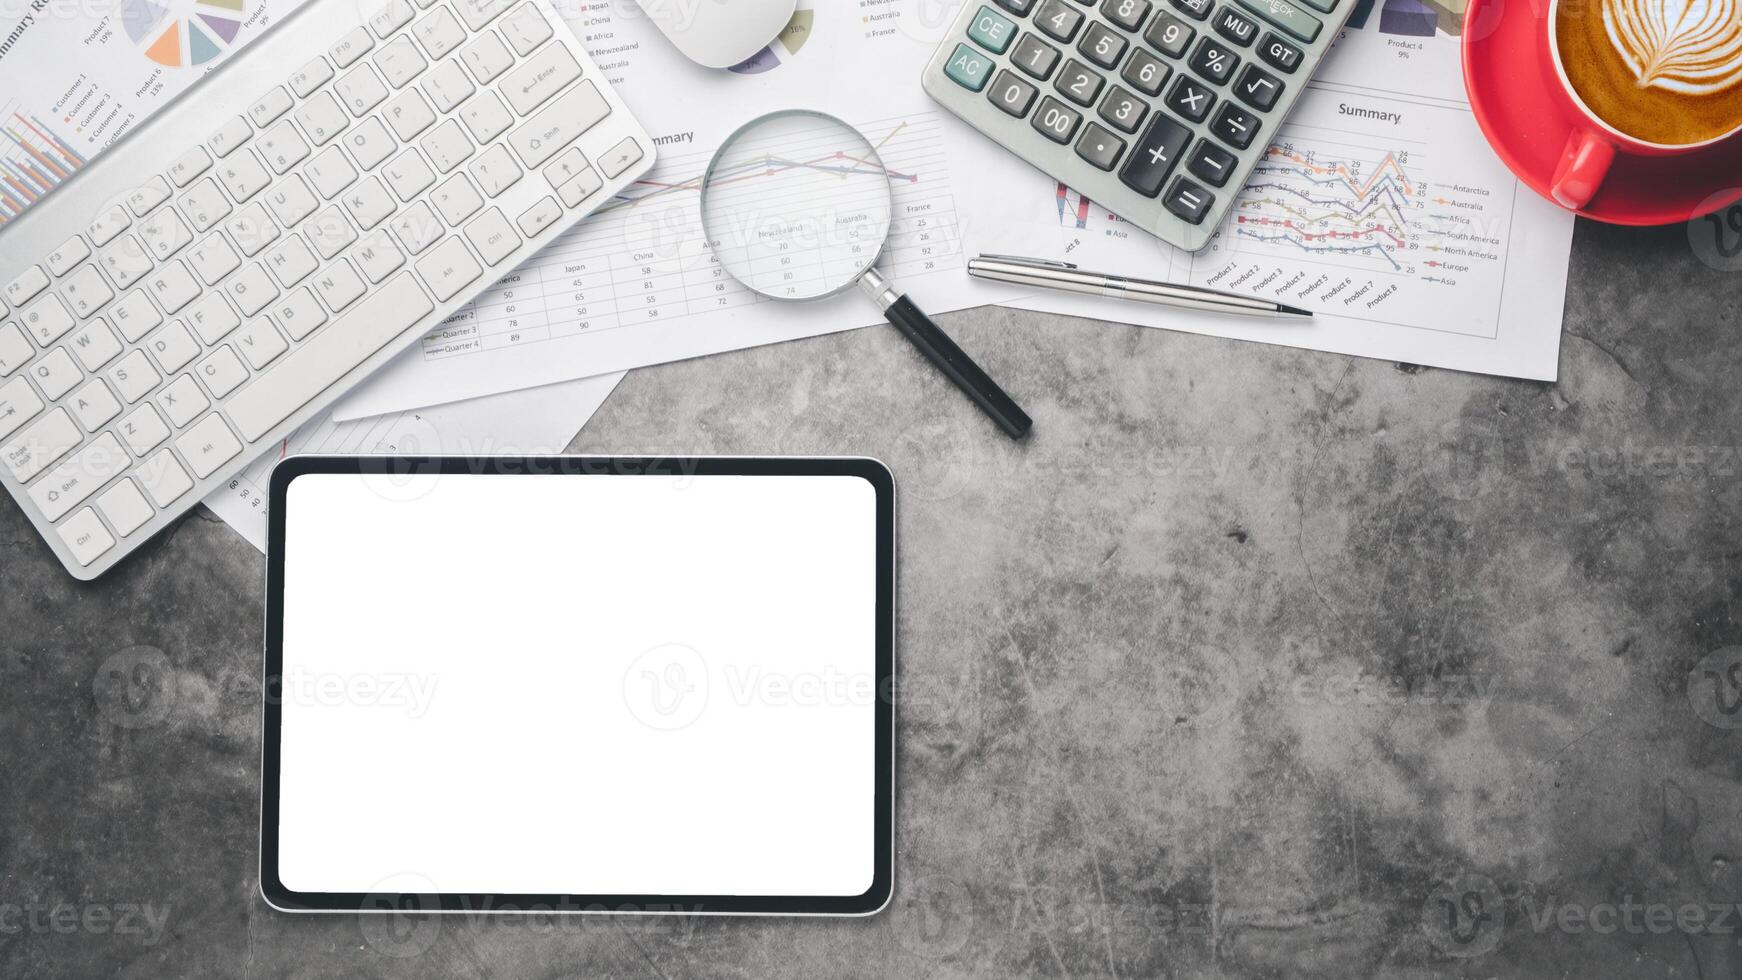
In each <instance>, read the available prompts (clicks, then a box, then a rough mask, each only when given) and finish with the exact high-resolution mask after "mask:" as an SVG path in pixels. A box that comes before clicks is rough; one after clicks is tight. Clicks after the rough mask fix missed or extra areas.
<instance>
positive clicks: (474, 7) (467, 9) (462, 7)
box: [454, 0, 514, 31]
mask: <svg viewBox="0 0 1742 980" xmlns="http://www.w3.org/2000/svg"><path fill="white" fill-rule="evenodd" d="M513 2H514V0H454V6H455V8H456V9H458V10H459V12H460V19H461V20H463V21H465V22H466V27H467V28H469V29H470V30H473V31H476V30H478V29H479V28H482V27H483V26H484V25H485V24H488V23H490V22H491V21H493V20H495V19H496V17H497V15H499V14H501V13H502V11H504V10H507V9H508V7H509V5H510V4H512V3H513Z"/></svg>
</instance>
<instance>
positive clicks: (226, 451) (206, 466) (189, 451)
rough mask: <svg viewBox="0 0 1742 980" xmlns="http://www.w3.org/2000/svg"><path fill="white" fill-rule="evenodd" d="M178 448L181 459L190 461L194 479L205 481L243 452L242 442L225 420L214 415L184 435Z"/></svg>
mask: <svg viewBox="0 0 1742 980" xmlns="http://www.w3.org/2000/svg"><path fill="white" fill-rule="evenodd" d="M175 448H176V449H178V450H180V451H181V458H182V459H185V460H187V462H188V467H189V468H190V469H192V470H193V471H194V476H195V477H196V478H197V479H201V480H204V479H205V478H206V477H208V476H211V475H212V474H213V473H216V472H217V471H218V467H220V466H222V465H224V464H225V463H227V462H229V461H230V460H232V459H234V458H235V457H236V454H237V453H239V452H241V451H242V443H241V441H240V440H238V439H237V438H236V434H235V433H234V432H231V431H230V427H229V426H227V425H225V424H224V419H223V417H222V416H220V415H218V414H216V413H213V414H211V415H208V416H206V417H205V418H203V419H201V420H200V421H199V423H198V424H196V425H195V426H194V427H193V428H191V429H189V430H187V431H186V432H184V433H182V434H181V436H180V437H179V438H177V439H176V441H175Z"/></svg>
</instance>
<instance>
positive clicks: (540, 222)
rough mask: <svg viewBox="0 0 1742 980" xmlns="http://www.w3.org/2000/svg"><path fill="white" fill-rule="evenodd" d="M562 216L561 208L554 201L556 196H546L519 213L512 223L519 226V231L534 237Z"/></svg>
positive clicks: (528, 236)
mask: <svg viewBox="0 0 1742 980" xmlns="http://www.w3.org/2000/svg"><path fill="white" fill-rule="evenodd" d="M562 216H563V209H562V207H561V206H560V205H558V204H557V203H556V198H554V197H546V198H544V199H543V200H541V201H539V202H538V203H537V204H534V205H533V206H532V207H530V208H527V209H526V210H525V211H522V212H521V213H520V217H518V218H515V219H514V224H515V225H516V226H518V227H519V228H520V233H521V234H522V235H525V236H526V237H527V238H536V237H538V233H539V232H541V231H544V230H545V229H546V228H549V227H550V226H551V225H553V224H555V223H556V220H557V219H558V218H560V217H562Z"/></svg>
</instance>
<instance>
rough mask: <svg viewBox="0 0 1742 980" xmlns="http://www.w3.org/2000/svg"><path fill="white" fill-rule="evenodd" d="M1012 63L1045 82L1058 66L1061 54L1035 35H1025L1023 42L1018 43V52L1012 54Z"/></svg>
mask: <svg viewBox="0 0 1742 980" xmlns="http://www.w3.org/2000/svg"><path fill="white" fill-rule="evenodd" d="M1010 63H1011V64H1013V65H1015V66H1016V67H1017V68H1020V69H1021V70H1022V71H1024V72H1026V73H1027V74H1029V75H1030V76H1032V77H1034V78H1038V79H1040V80H1041V81H1043V82H1044V81H1046V80H1047V79H1048V78H1049V77H1051V76H1052V70H1053V68H1054V67H1056V66H1057V65H1058V63H1059V52H1058V49H1057V48H1055V47H1053V46H1052V45H1050V44H1047V43H1046V42H1045V41H1042V40H1041V39H1040V38H1038V37H1035V36H1034V35H1033V34H1024V35H1022V40H1020V41H1017V42H1016V50H1015V51H1012V52H1011V53H1010Z"/></svg>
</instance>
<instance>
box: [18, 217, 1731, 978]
mask: <svg viewBox="0 0 1742 980" xmlns="http://www.w3.org/2000/svg"><path fill="white" fill-rule="evenodd" d="M1711 230H1712V229H1710V228H1701V227H1699V226H1696V227H1695V228H1694V229H1692V230H1691V231H1690V229H1689V228H1686V227H1682V226H1676V227H1671V228H1666V229H1657V230H1646V231H1639V230H1623V229H1615V228H1606V227H1600V226H1596V225H1591V224H1585V223H1581V224H1580V226H1579V228H1578V231H1577V235H1576V239H1575V247H1574V251H1573V259H1572V282H1571V286H1570V288H1569V291H1568V299H1567V310H1566V323H1565V330H1566V336H1565V338H1564V340H1563V343H1562V350H1561V362H1560V363H1561V372H1560V375H1561V380H1560V382H1559V383H1558V384H1553V385H1550V384H1538V383H1529V382H1520V381H1508V380H1500V379H1495V378H1486V377H1475V376H1471V375H1465V374H1458V373H1453V372H1449V371H1439V370H1422V369H1417V368H1415V367H1412V366H1408V365H1399V364H1392V363H1385V362H1379V361H1368V360H1356V359H1351V358H1346V357H1339V356H1333V355H1328V354H1320V353H1312V352H1306V351H1295V350H1285V349H1282V348H1277V347H1268V346H1262V345H1257V344H1244V343H1235V342H1231V341H1221V340H1214V339H1208V338H1203V337H1194V336H1187V335H1182V334H1176V333H1169V332H1166V331H1161V330H1150V329H1139V328H1134V327H1128V326H1122V325H1117V324H1109V323H1099V322H1090V321H1084V320H1073V319H1067V318H1062V317H1055V316H1044V315H1038V314H1031V313H1023V312H1015V311H1009V310H1003V309H980V310H973V311H968V312H964V313H960V314H956V315H953V316H947V317H944V318H942V319H943V321H944V324H945V326H946V328H947V329H948V330H950V331H951V332H952V333H953V334H954V335H955V336H956V337H957V338H958V339H959V340H960V341H961V342H962V344H963V345H964V346H965V347H967V348H968V349H970V350H972V351H974V352H976V353H977V354H978V355H979V356H980V357H981V358H982V359H983V361H984V363H985V364H986V365H987V366H988V368H989V369H990V370H991V372H992V373H993V374H994V375H996V376H997V377H998V378H999V379H1000V380H1002V381H1003V382H1004V383H1005V384H1006V385H1007V386H1008V387H1009V388H1010V390H1011V391H1013V392H1015V393H1017V394H1018V395H1019V396H1020V398H1021V400H1022V401H1023V403H1024V405H1025V407H1026V408H1027V409H1028V410H1029V411H1030V412H1031V413H1032V414H1033V415H1034V417H1035V419H1036V426H1035V430H1034V434H1033V438H1032V439H1031V440H1030V441H1029V442H1027V443H1026V444H1022V445H1015V444H1012V443H1010V442H1009V441H1007V440H1005V439H1004V438H1003V437H1001V436H999V435H997V434H996V433H995V432H994V431H993V430H992V429H991V428H990V426H989V425H988V424H987V423H986V422H985V421H984V420H983V419H982V418H980V417H979V416H978V415H977V413H976V412H975V411H974V410H973V409H972V408H971V407H970V406H969V404H968V403H967V402H966V400H964V399H963V398H961V397H960V396H959V395H958V394H957V393H956V392H955V391H954V390H953V389H951V388H950V387H949V386H948V384H947V383H946V382H945V381H943V380H942V379H941V378H940V377H939V375H938V374H937V373H936V372H935V371H933V370H932V369H931V368H929V367H928V366H926V365H925V363H924V362H923V361H921V360H920V358H919V357H918V356H917V355H916V354H915V353H914V352H913V351H912V350H910V349H909V348H908V346H907V345H906V344H905V343H904V342H903V341H902V340H901V338H900V337H899V336H897V335H896V333H895V332H894V331H893V330H892V329H888V328H882V329H868V330H861V331H857V332H853V333H848V334H844V335H839V336H833V337H827V338H823V339H818V340H810V341H804V342H801V343H795V344H787V345H783V346H778V347H770V348H763V349H758V350H751V351H746V352H743V353H738V354H731V355H726V356H721V357H713V358H707V359H704V360H698V361H692V362H689V363H683V364H674V365H668V366H664V367H659V368H654V369H650V370H643V371H637V372H635V373H633V374H631V375H630V376H629V378H628V379H627V380H625V381H624V383H623V384H622V386H621V387H620V388H619V389H618V390H617V392H616V393H615V394H614V395H613V396H612V397H611V399H610V401H609V402H608V403H607V404H606V405H605V407H604V408H603V410H601V411H600V412H599V413H598V415H597V416H596V417H595V418H594V419H593V420H592V421H591V422H590V423H589V424H588V425H587V426H586V428H585V429H584V430H583V431H582V432H581V434H580V435H579V437H578V438H576V439H575V441H574V443H573V444H572V445H571V446H570V447H569V448H570V449H572V450H574V451H581V452H642V451H645V452H669V453H688V452H697V453H836V454H838V453H862V454H869V455H873V456H877V457H880V458H882V459H884V460H886V461H887V462H888V463H889V464H890V466H891V467H892V468H893V469H894V471H895V472H896V474H897V477H898V479H899V481H900V483H901V487H902V491H903V496H902V498H901V506H900V535H901V540H902V542H903V548H902V551H901V568H900V576H901V579H900V581H901V591H900V625H899V644H900V651H901V665H902V669H903V671H904V672H905V675H906V680H907V684H906V685H905V691H906V694H907V700H906V701H905V702H904V703H903V704H902V705H901V708H900V714H899V726H898V727H899V731H898V768H899V773H898V781H899V791H898V808H897V809H898V813H897V820H896V827H897V854H898V856H897V863H896V876H897V883H896V889H897V891H896V899H895V902H894V904H893V905H892V907H891V908H890V910H889V911H888V912H886V913H885V914H883V915H881V916H878V917H876V918H870V919H862V920H849V921H827V920H802V921H800V920H760V921H757V920H683V919H659V920H643V919H638V920H630V921H625V920H620V919H616V920H613V919H599V918H563V919H554V920H553V919H548V918H547V919H537V918H535V919H524V918H516V919H491V920H483V921H464V920H455V919H447V920H443V921H442V922H441V924H440V925H439V927H437V928H434V929H431V928H427V927H423V928H418V929H399V930H395V929H392V928H390V927H384V926H382V925H380V923H383V922H386V921H388V920H383V919H371V920H369V921H368V922H364V923H360V922H359V921H358V919H357V918H356V917H352V916H323V917H309V916H289V915H283V914H278V913H275V912H273V911H272V910H271V909H269V908H268V907H267V906H266V905H265V904H264V903H263V902H262V901H261V899H260V898H259V895H258V893H257V891H256V885H255V878H256V868H255V862H256V840H255V834H256V808H257V806H258V785H257V779H258V772H259V735H258V730H257V729H258V725H259V720H258V717H259V716H258V697H259V684H258V679H257V677H258V669H259V668H258V664H259V656H260V646H261V615H262V608H261V580H262V575H263V563H262V559H261V556H260V555H259V554H258V553H256V552H255V551H254V549H253V548H251V547H249V546H248V545H247V544H246V543H244V542H243V541H242V540H241V539H240V538H239V537H237V536H236V535H235V534H233V533H232V532H231V531H229V530H228V529H227V528H226V527H225V526H224V525H222V524H220V523H217V522H216V521H215V520H213V519H212V518H211V517H210V515H208V514H204V513H203V512H200V513H196V514H195V515H192V516H190V517H188V518H187V519H184V520H183V521H182V522H181V523H180V524H179V525H178V526H177V527H176V528H174V529H173V531H172V532H170V533H169V534H167V535H166V536H165V537H163V538H162V539H160V540H159V541H157V542H156V543H154V544H152V545H151V546H149V547H148V548H147V549H146V550H145V551H144V552H143V553H142V554H140V555H138V556H136V557H135V558H134V559H133V560H131V561H130V562H128V563H127V564H126V566H125V567H123V568H120V569H118V570H117V571H115V572H114V573H113V574H111V575H109V576H108V577H106V578H105V579H103V580H101V581H99V582H97V583H95V584H94V585H90V586H81V585H79V584H78V583H75V582H74V581H73V580H71V579H70V578H68V577H66V576H65V575H64V574H62V573H61V571H60V569H59V568H58V567H57V566H56V564H55V562H54V561H53V559H52V558H51V557H50V555H49V553H48V551H47V550H46V548H44V547H43V546H42V545H41V544H40V543H39V542H38V540H37V537H36V535H35V533H34V532H33V531H32V530H31V529H30V527H29V525H28V524H26V523H25V521H24V520H23V519H22V517H21V516H20V515H19V513H18V511H17V509H16V508H15V507H13V506H12V505H11V504H10V503H6V504H5V505H4V506H0V544H3V545H4V552H3V555H4V557H3V559H0V621H3V622H4V628H3V630H0V736H3V737H0V976H5V977H19V978H25V977H104V976H119V977H139V978H146V977H151V978H157V977H163V978H172V977H189V978H193V977H223V978H230V977H318V976H340V977H416V978H434V977H463V978H470V977H530V978H550V980H557V978H569V977H643V976H645V977H664V978H674V980H675V978H689V977H695V978H700V977H746V978H764V977H793V978H800V977H803V978H810V977H823V976H851V977H888V976H902V977H937V978H954V977H970V976H973V977H1014V976H1048V977H1052V976H1059V977H1065V976H1068V977H1115V976H1116V977H1147V976H1166V977H1261V976H1276V977H1282V976H1325V977H1355V976H1386V977H1429V976H1473V977H1474V976H1480V977H1517V976H1577V977H1588V976H1612V977H1614V976H1623V977H1671V976H1674V977H1705V978H1715V977H1720V976H1722V977H1738V976H1742V948H1739V946H1738V941H1739V940H1742V911H1739V910H1738V909H1737V907H1736V906H1737V903H1738V902H1739V901H1742V865H1739V863H1742V712H1738V711H1737V710H1736V708H1737V699H1738V698H1742V667H1738V666H1736V664H1737V663H1738V661H1739V659H1742V652H1739V651H1738V650H1736V649H1734V648H1735V647H1737V646H1738V645H1742V622H1739V621H1738V613H1739V611H1742V533H1739V528H1738V522H1739V519H1742V456H1739V455H1738V454H1739V452H1742V385H1738V383H1737V376H1738V373H1739V371H1742V330H1739V329H1738V324H1737V313H1736V311H1737V300H1738V298H1739V297H1742V273H1739V272H1737V271H1732V270H1731V269H1727V268H1723V267H1724V266H1727V265H1728V264H1729V263H1728V262H1727V261H1726V260H1723V259H1722V257H1721V256H1718V257H1717V258H1714V255H1715V254H1716V253H1714V252H1713V251H1712V249H1711V248H1710V245H1711V244H1712V243H1711V242H1706V243H1704V245H1702V246H1701V247H1700V248H1699V249H1696V247H1695V243H1696V242H1697V241H1698V240H1699V239H1700V237H1701V236H1702V235H1706V236H1708V237H1709V234H1710V232H1711ZM1701 254H1704V255H1705V256H1706V258H1705V259H1704V260H1702V259H1701V257H1700V255H1701ZM1278 329H1284V328H1282V327H1279V328H1278ZM105 664H107V665H109V667H110V669H111V671H113V670H114V669H115V668H116V667H117V666H119V667H121V668H131V669H133V670H134V675H127V674H125V673H122V674H119V675H116V676H135V681H133V682H130V683H119V684H118V683H117V682H116V681H115V678H114V677H113V676H112V677H110V679H109V680H107V681H105V680H104V679H103V678H102V676H101V672H102V671H103V669H104V665H105ZM1726 709H1728V710H1726Z"/></svg>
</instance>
